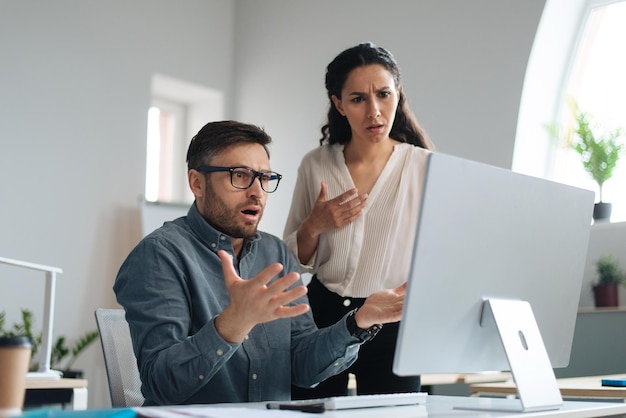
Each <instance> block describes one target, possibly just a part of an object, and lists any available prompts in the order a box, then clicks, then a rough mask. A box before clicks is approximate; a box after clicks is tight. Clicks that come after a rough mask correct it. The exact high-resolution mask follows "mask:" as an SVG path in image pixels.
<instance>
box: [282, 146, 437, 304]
mask: <svg viewBox="0 0 626 418" xmlns="http://www.w3.org/2000/svg"><path fill="white" fill-rule="evenodd" d="M429 153H430V151H427V150H425V149H423V148H419V147H416V146H413V145H411V144H404V143H403V144H398V145H396V146H395V147H394V150H393V153H392V154H391V156H390V158H389V160H388V161H387V164H386V165H385V168H384V169H383V171H382V172H381V174H380V176H379V178H378V180H377V181H376V184H375V185H374V187H373V188H372V190H371V192H370V193H369V196H368V199H367V204H366V206H365V208H364V210H363V213H362V215H361V216H360V217H359V218H357V219H356V220H355V221H354V222H352V223H350V224H348V225H346V226H344V227H342V228H339V229H336V230H334V231H332V232H328V233H324V234H322V235H321V236H320V239H319V243H318V246H317V251H316V253H315V254H314V256H313V257H312V259H311V260H310V262H309V263H308V264H307V265H301V268H302V271H304V272H313V273H316V274H317V278H318V280H319V281H320V282H322V283H323V284H324V285H325V286H326V287H327V288H328V289H329V290H332V291H333V292H335V293H337V294H339V295H341V296H347V297H359V298H363V297H368V296H369V295H371V294H372V293H374V292H377V291H379V290H383V289H392V288H395V287H397V286H400V285H401V284H402V283H404V282H405V281H406V280H407V278H408V274H409V269H410V262H411V257H412V253H413V241H414V239H415V231H416V228H417V218H418V212H419V208H420V200H421V195H422V188H423V185H424V175H425V172H426V171H425V170H426V164H427V159H428V154H429ZM322 180H323V181H324V182H326V185H327V186H328V195H327V198H328V199H329V200H330V199H333V198H335V197H336V196H338V195H340V194H341V193H343V192H345V191H347V190H349V189H351V188H354V187H355V186H354V183H353V181H352V177H351V176H350V172H349V171H348V167H347V166H346V163H345V159H344V155H343V145H323V146H321V147H318V148H316V149H314V150H312V151H310V152H309V153H307V154H306V155H305V156H304V158H303V159H302V162H301V163H300V167H299V169H298V179H297V182H296V186H295V190H294V193H293V200H292V202H291V209H290V211H289V216H288V218H287V223H286V225H285V231H284V240H285V242H286V243H287V245H288V246H289V249H290V250H291V251H292V252H293V253H294V254H295V255H296V257H297V255H298V244H297V238H296V234H297V232H298V228H300V225H301V224H302V221H303V220H304V219H305V218H306V217H307V216H308V215H309V214H310V212H311V210H312V208H313V205H314V204H315V200H316V199H317V196H318V195H319V192H320V184H321V182H322Z"/></svg>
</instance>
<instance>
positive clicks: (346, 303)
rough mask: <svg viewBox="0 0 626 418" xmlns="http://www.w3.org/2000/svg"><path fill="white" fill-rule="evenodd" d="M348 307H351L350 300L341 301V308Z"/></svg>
mask: <svg viewBox="0 0 626 418" xmlns="http://www.w3.org/2000/svg"><path fill="white" fill-rule="evenodd" d="M350 305H352V301H351V300H350V299H344V300H343V306H345V307H348V306H350Z"/></svg>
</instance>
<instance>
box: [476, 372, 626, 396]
mask: <svg viewBox="0 0 626 418" xmlns="http://www.w3.org/2000/svg"><path fill="white" fill-rule="evenodd" d="M624 376H626V374H619V375H607V376H585V377H568V378H562V379H557V380H556V382H557V385H558V386H559V389H560V390H561V396H563V397H564V398H603V399H614V400H622V401H626V387H611V386H602V382H601V380H602V379H603V378H611V377H613V378H623V377H624ZM469 391H470V393H471V394H472V395H486V394H496V395H515V394H517V387H516V386H515V383H514V382H513V381H512V380H509V381H506V382H499V383H476V384H471V385H470V387H469Z"/></svg>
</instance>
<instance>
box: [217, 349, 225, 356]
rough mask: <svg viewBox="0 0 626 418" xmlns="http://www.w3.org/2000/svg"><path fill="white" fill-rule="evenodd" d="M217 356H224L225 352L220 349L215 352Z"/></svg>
mask: <svg viewBox="0 0 626 418" xmlns="http://www.w3.org/2000/svg"><path fill="white" fill-rule="evenodd" d="M215 354H217V355H218V356H221V355H223V354H224V352H223V351H222V349H221V348H218V349H217V350H216V351H215Z"/></svg>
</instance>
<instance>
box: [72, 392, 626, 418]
mask: <svg viewBox="0 0 626 418" xmlns="http://www.w3.org/2000/svg"><path fill="white" fill-rule="evenodd" d="M519 405H520V403H519V400H517V399H493V398H476V397H467V396H438V395H429V396H428V399H427V401H426V404H425V405H416V406H399V407H383V408H363V409H352V410H344V411H326V412H324V413H323V414H306V413H301V412H295V411H275V410H274V411H267V410H265V404H264V403H254V404H230V405H225V404H222V405H213V406H207V407H208V408H207V409H203V408H204V407H200V408H199V409H196V407H195V406H192V407H187V408H176V407H175V408H168V407H165V408H164V407H157V408H150V407H148V408H140V409H139V411H140V413H141V414H142V415H144V414H145V416H147V417H155V418H156V417H164V415H162V412H164V411H163V410H167V409H170V410H171V409H175V410H178V411H180V412H184V413H185V414H186V415H187V416H189V415H192V416H194V417H199V416H211V417H214V418H226V417H234V416H236V417H259V418H260V417H282V416H285V417H302V418H308V417H309V416H311V417H313V416H320V417H324V418H381V417H393V418H427V417H437V418H474V417H476V418H502V417H506V418H538V417H546V418H553V417H555V418H556V417H562V418H565V417H568V418H593V417H604V416H614V415H624V414H626V404H621V403H607V402H575V401H568V402H565V403H564V405H563V406H562V407H561V408H560V409H558V410H554V411H543V412H526V413H521V412H517V413H515V412H487V411H468V410H462V409H456V408H459V407H485V406H494V407H501V408H507V407H508V408H511V407H514V406H519ZM222 408H224V412H223V413H222V411H221V409H222ZM255 410H258V412H255ZM277 412H279V413H280V415H279V414H277ZM179 416H180V417H181V418H183V417H184V415H183V414H180V415H179ZM68 418H69V417H68Z"/></svg>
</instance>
